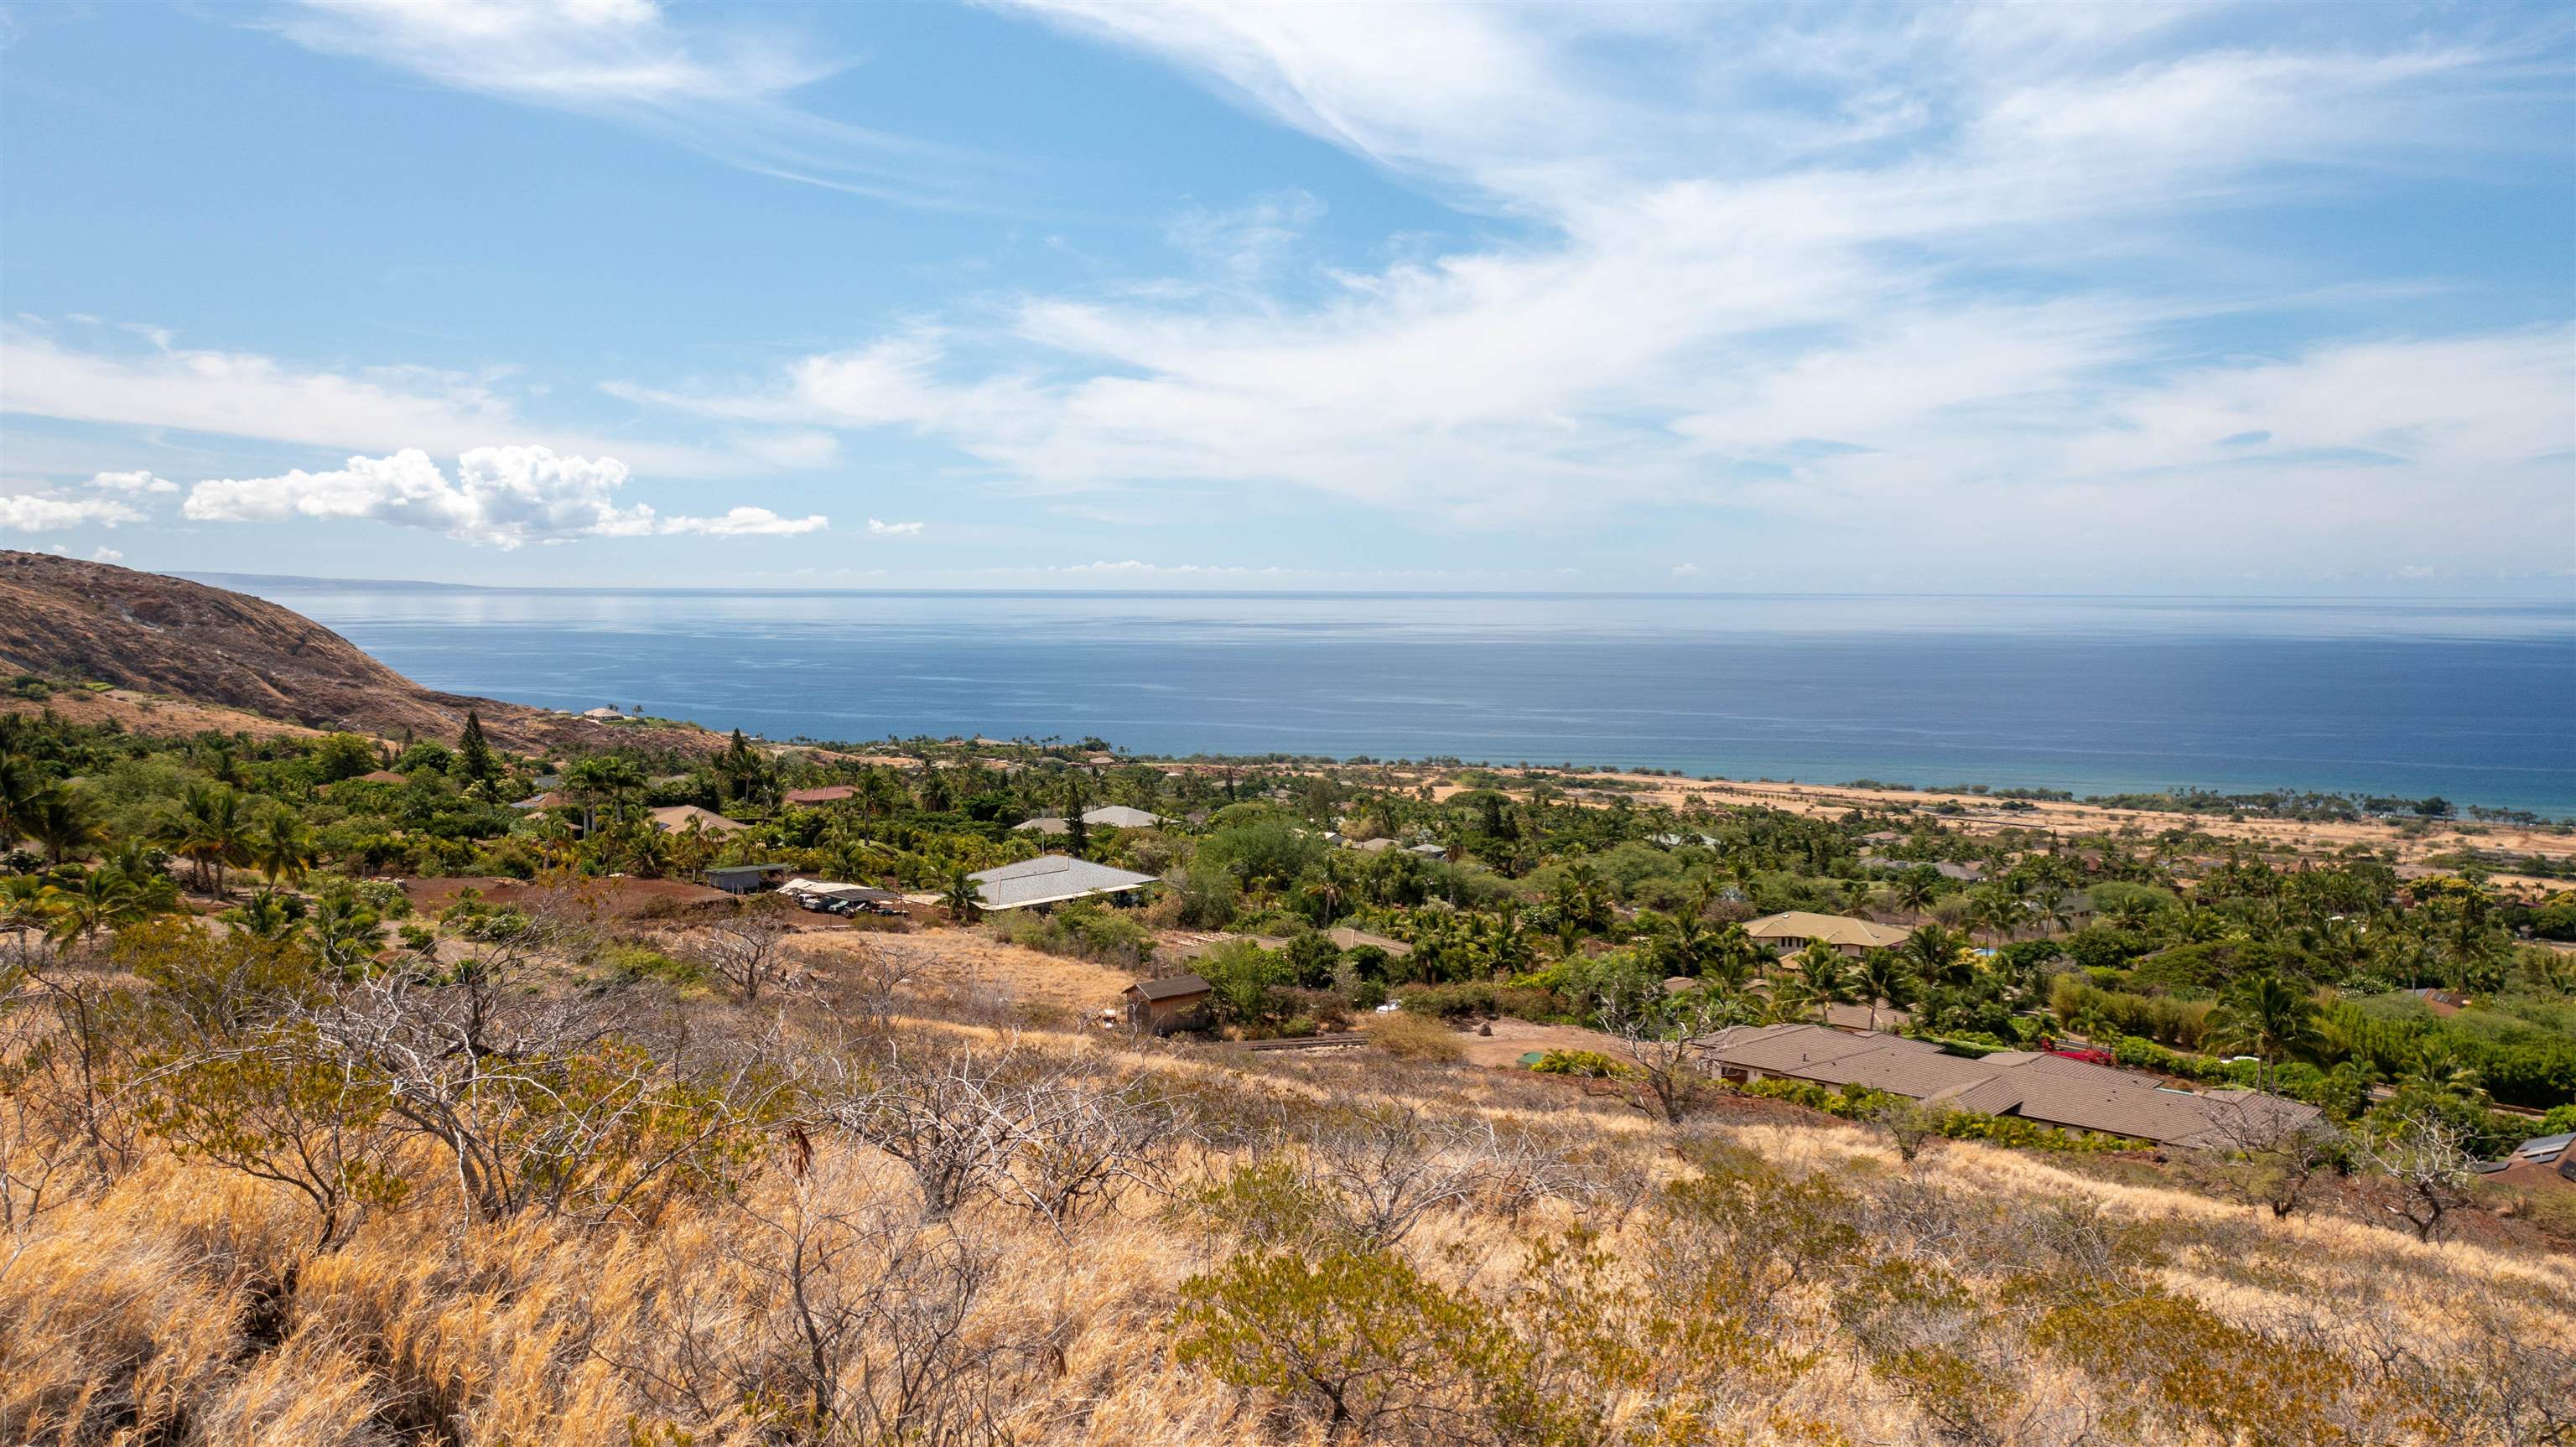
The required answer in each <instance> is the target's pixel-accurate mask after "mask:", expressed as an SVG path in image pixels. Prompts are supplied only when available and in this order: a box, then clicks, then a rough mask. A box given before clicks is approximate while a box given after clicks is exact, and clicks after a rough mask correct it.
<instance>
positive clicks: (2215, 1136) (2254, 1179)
mask: <svg viewBox="0 0 2576 1447" xmlns="http://www.w3.org/2000/svg"><path fill="white" fill-rule="evenodd" d="M2343 1144H2344V1141H2343V1133H2342V1132H2341V1131H2339V1130H2338V1129H2336V1128H2335V1126H2334V1125H2332V1124H2331V1123H2329V1122H2327V1121H2326V1120H2324V1119H2322V1118H2321V1117H2318V1116H2314V1115H2309V1114H2307V1113H2305V1112H2302V1111H2293V1110H2289V1109H2285V1108H2284V1107H2283V1106H2282V1103H2281V1102H2280V1101H2278V1100H2276V1099H2274V1098H2273V1097H2270V1096H2264V1095H2246V1096H2239V1097H2236V1098H2234V1099H2233V1100H2226V1101H2216V1102H2213V1104H2212V1109H2211V1116H2210V1129H2209V1133H2208V1135H2207V1136H2206V1137H2204V1138H2203V1143H2202V1146H2201V1149H2202V1150H2203V1151H2205V1152H2207V1153H2209V1154H2210V1155H2212V1156H2214V1157H2215V1158H2216V1159H2215V1161H2214V1162H2213V1164H2214V1165H2215V1167H2216V1170H2215V1175H2216V1177H2217V1179H2218V1181H2219V1182H2220V1183H2221V1186H2222V1188H2223V1189H2224V1190H2226V1191H2227V1192H2228V1194H2230V1195H2233V1196H2234V1197H2236V1198H2237V1199H2238V1200H2240V1201H2243V1202H2244V1203H2245V1204H2247V1205H2248V1206H2252V1207H2255V1208H2256V1209H2258V1210H2264V1211H2269V1212H2271V1213H2272V1216H2273V1219H2275V1220H2278V1219H2280V1218H2282V1217H2285V1216H2289V1215H2291V1214H2292V1213H2294V1212H2296V1211H2297V1210H2298V1209H2299V1208H2300V1207H2301V1206H2302V1205H2305V1204H2306V1203H2307V1199H2308V1193H2309V1191H2310V1189H2311V1188H2312V1187H2313V1186H2314V1185H2315V1183H2316V1180H2317V1178H2318V1177H2319V1176H2320V1175H2322V1174H2324V1173H2325V1172H2326V1171H2327V1170H2328V1169H2329V1168H2331V1167H2332V1165H2333V1163H2334V1161H2335V1160H2336V1158H2337V1156H2338V1155H2339V1154H2340V1153H2341V1150H2342V1147H2343Z"/></svg>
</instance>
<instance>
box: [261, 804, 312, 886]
mask: <svg viewBox="0 0 2576 1447" xmlns="http://www.w3.org/2000/svg"><path fill="white" fill-rule="evenodd" d="M250 862H251V863H253V864H256V865H258V866H259V872H260V873H262V874H265V875H267V876H268V882H269V883H270V884H271V885H280V884H285V885H292V884H294V883H295V882H296V881H298V880H300V879H302V878H303V877H304V872H305V871H306V870H307V869H310V868H312V867H313V835H312V833H311V832H310V831H308V830H307V829H306V828H305V827H304V821H303V820H301V819H298V818H296V817H295V815H294V813H293V812H292V811H290V810H286V809H279V810H277V811H275V812H273V813H271V814H270V815H269V816H268V818H267V819H266V820H265V821H263V822H262V824H261V826H260V828H259V831H258V833H256V834H254V835H253V836H252V837H251V841H250Z"/></svg>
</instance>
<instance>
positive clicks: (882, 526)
mask: <svg viewBox="0 0 2576 1447" xmlns="http://www.w3.org/2000/svg"><path fill="white" fill-rule="evenodd" d="M924 526H926V524H923V523H881V522H878V521H877V520H876V519H875V518H870V519H868V531H869V532H871V533H874V534H876V535H877V536H879V537H895V538H909V537H917V536H919V535H920V533H921V530H922V528H923V527H924Z"/></svg>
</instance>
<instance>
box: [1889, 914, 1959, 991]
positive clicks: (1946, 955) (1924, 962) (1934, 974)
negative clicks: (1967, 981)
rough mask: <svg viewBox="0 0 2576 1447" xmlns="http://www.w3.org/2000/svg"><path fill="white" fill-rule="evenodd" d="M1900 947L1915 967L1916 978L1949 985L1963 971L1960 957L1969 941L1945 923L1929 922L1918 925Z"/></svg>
mask: <svg viewBox="0 0 2576 1447" xmlns="http://www.w3.org/2000/svg"><path fill="white" fill-rule="evenodd" d="M1898 948H1899V949H1901V950H1902V951H1904V956H1905V962H1906V963H1907V964H1908V965H1910V966H1912V967H1913V973H1914V976H1915V978H1917V979H1919V980H1922V981H1924V982H1926V983H1929V984H1935V985H1946V984H1949V983H1950V982H1951V981H1953V980H1955V979H1957V978H1958V977H1959V975H1960V974H1961V973H1962V970H1961V966H1960V958H1961V956H1962V955H1963V954H1965V952H1966V950H1967V944H1966V942H1965V941H1963V940H1961V939H1960V938H1959V937H1958V936H1957V935H1954V934H1952V933H1950V932H1949V931H1948V930H1946V929H1943V928H1942V927H1941V926H1939V925H1937V924H1927V925H1919V926H1917V927H1916V928H1915V931H1914V933H1912V934H1910V935H1907V936H1906V937H1905V943H1904V944H1902V945H1900V946H1898Z"/></svg>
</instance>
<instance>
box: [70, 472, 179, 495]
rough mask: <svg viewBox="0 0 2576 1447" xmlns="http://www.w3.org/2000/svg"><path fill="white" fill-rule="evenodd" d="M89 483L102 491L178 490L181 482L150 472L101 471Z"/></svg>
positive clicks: (92, 476) (93, 475)
mask: <svg viewBox="0 0 2576 1447" xmlns="http://www.w3.org/2000/svg"><path fill="white" fill-rule="evenodd" d="M89 485H90V486H91V487H92V488H95V489H96V490H98V491H100V492H138V493H139V492H177V491H178V490H179V484H177V483H175V482H172V481H171V480H170V479H168V478H166V477H156V476H154V475H153V474H151V473H149V472H101V473H94V474H92V475H91V477H90V480H89Z"/></svg>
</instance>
